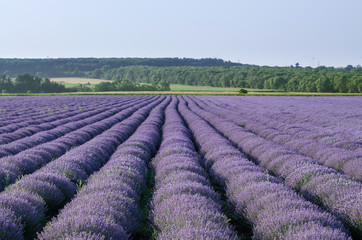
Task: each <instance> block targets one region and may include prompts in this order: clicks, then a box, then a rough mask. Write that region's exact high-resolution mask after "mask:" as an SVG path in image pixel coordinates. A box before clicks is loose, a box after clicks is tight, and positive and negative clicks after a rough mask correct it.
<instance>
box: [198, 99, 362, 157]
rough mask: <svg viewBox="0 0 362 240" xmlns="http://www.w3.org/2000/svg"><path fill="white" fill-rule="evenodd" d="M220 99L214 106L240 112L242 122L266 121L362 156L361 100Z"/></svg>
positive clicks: (297, 134) (214, 102) (293, 132)
mask: <svg viewBox="0 0 362 240" xmlns="http://www.w3.org/2000/svg"><path fill="white" fill-rule="evenodd" d="M204 99H207V97H206V98H204ZM218 100H220V102H219V101H215V100H214V99H213V101H212V103H213V105H215V104H218V103H217V102H219V103H220V104H222V107H229V108H231V110H233V111H234V112H235V110H236V112H237V113H239V114H242V115H243V118H242V119H241V121H243V120H244V117H248V118H251V119H255V120H264V121H265V120H266V121H267V122H269V123H270V124H272V126H275V127H278V128H280V129H283V130H287V131H289V132H290V133H291V134H294V135H295V136H297V137H303V138H309V139H314V140H316V141H318V142H321V143H323V144H327V145H329V146H333V147H338V148H344V149H350V150H358V149H359V153H362V152H361V150H362V141H361V140H362V139H361V134H362V132H361V130H360V129H359V126H360V125H361V120H360V115H359V114H358V110H359V108H360V107H359V106H360V105H361V101H360V99H358V98H345V100H344V98H318V99H312V100H309V101H307V100H308V99H300V98H272V99H265V98H264V99H259V100H258V99H256V98H254V99H253V98H252V99H250V98H249V99H248V100H246V99H243V101H242V102H241V101H240V100H239V101H240V102H238V100H236V101H235V100H232V99H230V98H225V97H224V98H222V97H221V98H218ZM260 100H261V101H263V102H260ZM268 104H269V105H272V104H273V106H268ZM218 105H219V104H218ZM346 106H348V107H346ZM335 109H338V111H335Z"/></svg>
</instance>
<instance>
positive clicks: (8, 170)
mask: <svg viewBox="0 0 362 240" xmlns="http://www.w3.org/2000/svg"><path fill="white" fill-rule="evenodd" d="M145 102H147V101H145ZM142 104H143V105H144V103H141V105H140V104H135V103H134V102H133V101H132V102H130V103H126V104H120V106H116V108H115V109H114V108H113V107H112V109H111V110H107V109H106V111H104V112H97V114H96V115H94V116H92V115H91V116H88V118H86V119H83V120H79V121H75V122H70V123H68V124H65V125H64V126H59V127H57V128H55V129H53V130H50V131H46V132H41V133H39V134H35V135H33V136H31V137H27V138H24V139H21V140H18V141H15V142H14V143H18V142H22V143H23V145H20V146H23V148H24V147H25V148H28V149H27V150H25V149H23V151H20V152H19V153H18V154H15V155H11V153H16V152H18V151H16V150H17V149H19V148H16V147H18V146H19V145H18V144H8V145H15V147H14V148H8V149H11V150H13V151H12V152H11V153H8V154H7V155H9V154H10V156H7V157H3V158H0V188H1V190H2V189H3V188H4V187H6V186H7V185H9V184H11V183H13V182H15V181H16V179H18V178H19V177H20V176H22V175H24V174H30V173H32V172H34V171H35V170H37V169H39V168H40V167H41V166H43V165H44V164H46V163H48V162H50V161H51V160H53V159H56V158H58V157H60V156H61V155H63V154H64V153H66V152H67V151H69V150H70V149H72V148H74V147H76V146H78V145H81V144H84V143H85V142H87V141H89V140H91V139H92V138H94V137H95V136H97V135H99V134H100V133H102V132H103V131H104V130H106V129H107V128H109V127H111V126H112V125H113V124H114V123H115V121H120V120H122V119H124V118H125V117H127V116H129V115H130V114H132V112H133V111H134V110H133V111H130V110H129V109H127V108H129V107H130V106H135V107H140V106H142ZM123 109H124V110H125V111H122V110H123ZM117 111H120V112H118V113H117ZM116 113H117V114H116ZM38 135H40V136H42V137H39V138H38ZM47 135H48V136H50V137H51V138H50V140H49V139H48V140H49V141H48V142H46V140H47V139H46V138H45V137H44V136H47ZM34 138H35V139H34ZM29 145H30V146H33V147H30V146H29ZM28 146H29V147H28Z"/></svg>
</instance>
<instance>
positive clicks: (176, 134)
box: [152, 98, 238, 239]
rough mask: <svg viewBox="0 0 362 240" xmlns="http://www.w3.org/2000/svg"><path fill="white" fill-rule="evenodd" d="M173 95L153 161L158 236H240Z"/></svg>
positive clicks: (154, 214)
mask: <svg viewBox="0 0 362 240" xmlns="http://www.w3.org/2000/svg"><path fill="white" fill-rule="evenodd" d="M177 102H178V101H177V99H176V98H174V99H173V101H172V102H171V104H170V105H169V106H168V107H167V109H166V112H165V117H166V120H165V124H164V126H163V131H162V143H161V146H160V149H159V151H158V153H157V156H156V157H155V158H154V159H153V161H152V166H153V168H154V170H155V191H154V195H153V199H152V217H153V222H154V225H155V227H156V228H157V237H156V239H238V238H237V236H236V234H235V232H234V231H233V230H232V228H231V226H230V224H228V219H227V217H226V216H225V215H224V214H223V213H222V211H221V208H222V205H221V203H220V195H219V194H217V193H216V192H215V191H214V190H213V188H212V187H211V183H210V181H209V179H208V174H207V173H206V171H205V170H204V169H203V168H202V166H201V165H200V162H201V159H200V157H199V155H198V153H197V151H196V150H195V148H194V144H193V142H192V141H191V138H190V132H189V130H188V129H187V128H186V127H185V125H184V123H183V120H182V119H181V117H180V116H179V113H178V112H177V110H176V107H177Z"/></svg>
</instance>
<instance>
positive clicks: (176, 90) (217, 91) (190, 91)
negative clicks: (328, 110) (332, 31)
mask: <svg viewBox="0 0 362 240" xmlns="http://www.w3.org/2000/svg"><path fill="white" fill-rule="evenodd" d="M50 80H51V81H56V82H58V83H61V84H64V85H65V86H66V87H73V86H76V85H78V84H86V85H88V86H89V87H92V86H94V85H95V84H97V83H100V82H107V81H109V80H104V79H88V78H51V79H50ZM170 88H171V91H123V92H74V93H45V94H44V93H43V94H40V93H31V94H27V93H5V94H0V96H38V95H56V96H59V95H239V90H240V88H233V87H227V88H223V87H210V86H189V85H181V84H170ZM245 89H246V90H248V94H246V95H248V96H267V95H269V96H362V94H361V93H317V92H281V91H278V90H270V89H250V88H245Z"/></svg>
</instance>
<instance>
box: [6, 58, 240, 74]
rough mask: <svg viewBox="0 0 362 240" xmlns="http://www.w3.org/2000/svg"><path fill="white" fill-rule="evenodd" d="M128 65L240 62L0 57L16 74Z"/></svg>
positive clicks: (77, 71)
mask: <svg viewBox="0 0 362 240" xmlns="http://www.w3.org/2000/svg"><path fill="white" fill-rule="evenodd" d="M127 66H151V67H181V66H192V67H216V66H242V64H240V63H233V62H230V61H224V60H222V59H216V58H201V59H193V58H58V59H52V58H49V59H18V58H15V59H14V58H13V59H11V58H2V59H1V58H0V74H6V75H8V76H11V77H15V76H16V75H18V74H20V73H29V74H33V75H35V74H37V75H41V76H43V77H70V76H72V77H83V76H84V72H91V71H94V70H96V69H101V68H103V70H104V69H114V68H119V67H127Z"/></svg>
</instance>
